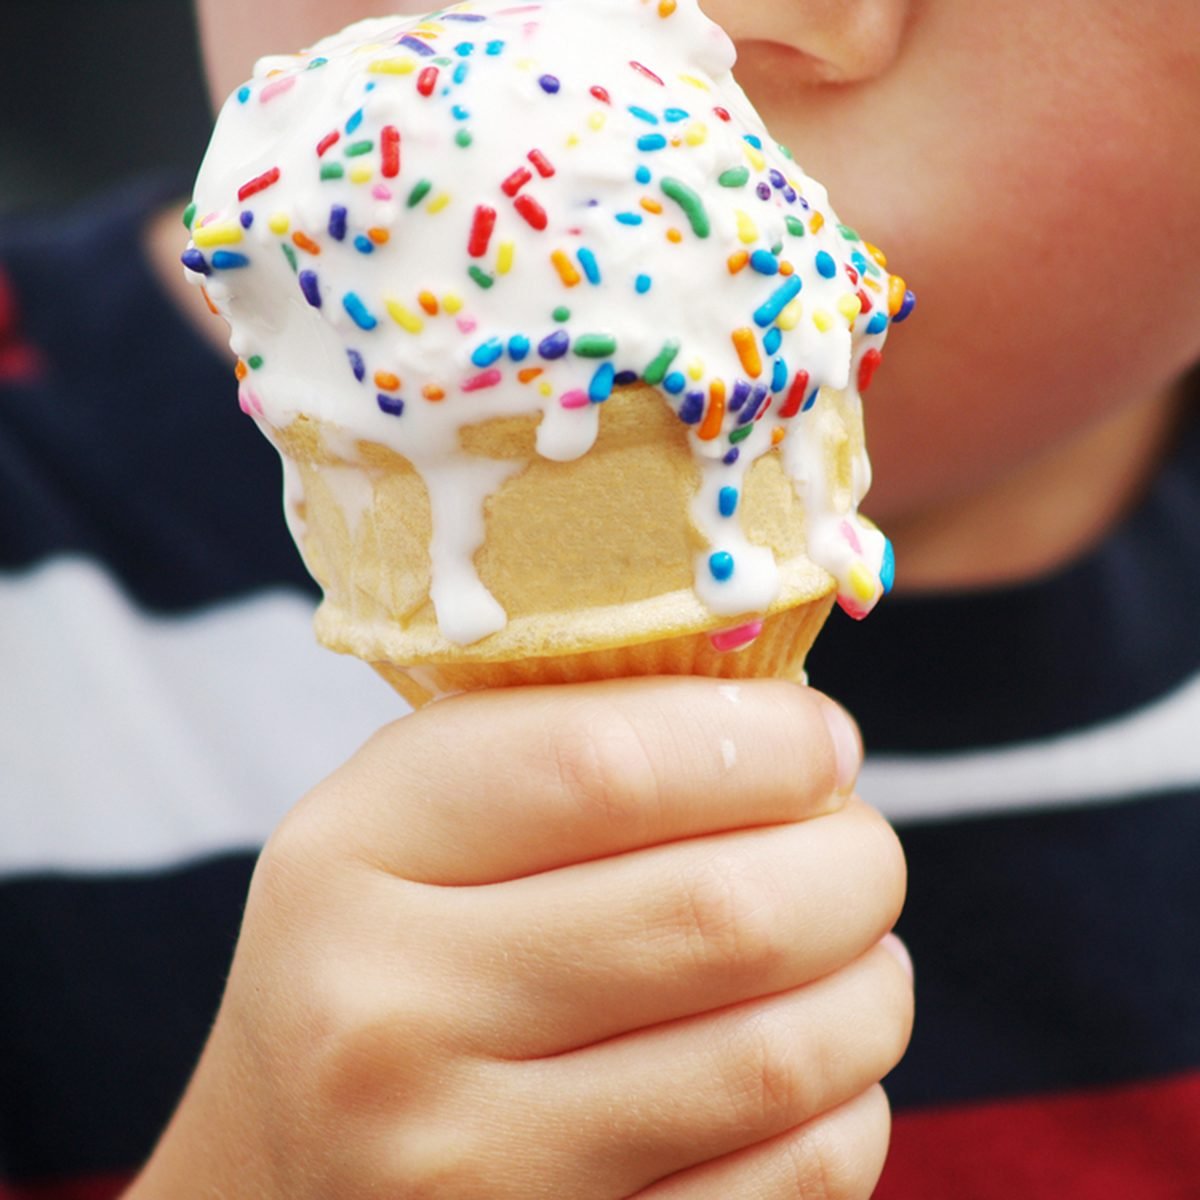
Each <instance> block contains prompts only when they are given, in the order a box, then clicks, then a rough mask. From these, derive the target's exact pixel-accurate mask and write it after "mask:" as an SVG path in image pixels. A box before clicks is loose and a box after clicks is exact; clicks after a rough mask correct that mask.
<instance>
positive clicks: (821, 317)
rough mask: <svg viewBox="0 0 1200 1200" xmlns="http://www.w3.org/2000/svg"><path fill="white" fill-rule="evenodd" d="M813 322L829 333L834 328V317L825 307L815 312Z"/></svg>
mask: <svg viewBox="0 0 1200 1200" xmlns="http://www.w3.org/2000/svg"><path fill="white" fill-rule="evenodd" d="M813 324H814V325H815V326H816V327H817V328H818V329H819V330H820V331H821V332H822V333H828V332H829V331H830V330H831V329H832V328H833V317H832V316H830V314H829V313H827V312H826V311H825V310H824V309H823V308H818V309H817V311H816V312H815V313H813Z"/></svg>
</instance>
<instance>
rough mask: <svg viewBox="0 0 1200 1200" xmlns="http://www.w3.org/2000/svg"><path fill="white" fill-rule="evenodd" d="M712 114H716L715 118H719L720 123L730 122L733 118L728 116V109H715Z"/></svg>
mask: <svg viewBox="0 0 1200 1200" xmlns="http://www.w3.org/2000/svg"><path fill="white" fill-rule="evenodd" d="M713 112H715V113H716V114H717V116H718V117H720V118H721V120H722V121H732V120H733V118H732V117H731V116H730V115H729V109H727V108H720V107H717V108H714V109H713Z"/></svg>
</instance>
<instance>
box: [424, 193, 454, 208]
mask: <svg viewBox="0 0 1200 1200" xmlns="http://www.w3.org/2000/svg"><path fill="white" fill-rule="evenodd" d="M449 203H450V193H449V192H442V193H441V194H440V195H437V196H434V198H433V199H432V200H430V202H429V203H428V204H427V205H425V211H426V212H431V213H440V212H441V211H442V209H443V208H445V207H446V205H447V204H449Z"/></svg>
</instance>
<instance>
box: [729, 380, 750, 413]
mask: <svg viewBox="0 0 1200 1200" xmlns="http://www.w3.org/2000/svg"><path fill="white" fill-rule="evenodd" d="M752 390H753V389H752V388H751V387H750V385H749V384H748V383H747V382H746V381H745V380H744V379H739V380H738V381H737V383H735V384H734V385H733V395H732V396H730V397H729V411H730V412H741V411H742V405H743V404H745V403H746V401H747V400H749V399H750V393H751V391H752Z"/></svg>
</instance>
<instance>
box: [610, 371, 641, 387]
mask: <svg viewBox="0 0 1200 1200" xmlns="http://www.w3.org/2000/svg"><path fill="white" fill-rule="evenodd" d="M637 381H638V373H637V372H636V371H618V372H617V377H616V379H614V380H613V382H614V383H615V384H616V385H617V387H629V386H630V385H631V384H634V383H637Z"/></svg>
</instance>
